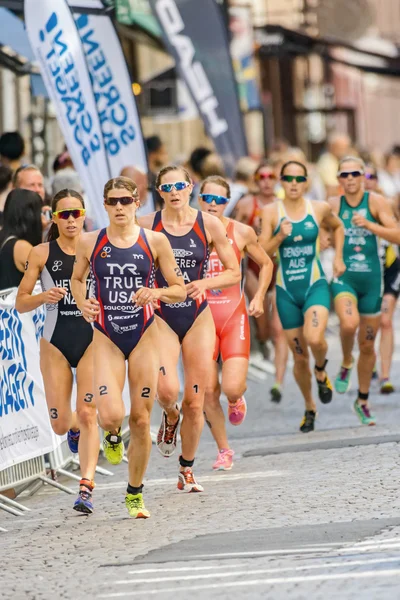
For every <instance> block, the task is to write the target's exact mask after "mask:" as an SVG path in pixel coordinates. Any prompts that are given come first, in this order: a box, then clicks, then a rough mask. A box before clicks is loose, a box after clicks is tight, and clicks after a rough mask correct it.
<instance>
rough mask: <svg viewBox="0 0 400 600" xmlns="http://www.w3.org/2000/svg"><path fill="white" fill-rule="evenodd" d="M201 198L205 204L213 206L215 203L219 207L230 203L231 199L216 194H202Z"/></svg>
mask: <svg viewBox="0 0 400 600" xmlns="http://www.w3.org/2000/svg"><path fill="white" fill-rule="evenodd" d="M200 198H201V199H202V200H204V202H207V204H211V202H212V201H214V202H215V204H218V206H220V205H221V204H227V203H228V202H229V198H225V196H215V195H214V194H200Z"/></svg>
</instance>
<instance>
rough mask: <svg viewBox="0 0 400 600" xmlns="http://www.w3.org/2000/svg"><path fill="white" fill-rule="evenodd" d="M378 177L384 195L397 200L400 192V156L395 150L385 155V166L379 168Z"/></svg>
mask: <svg viewBox="0 0 400 600" xmlns="http://www.w3.org/2000/svg"><path fill="white" fill-rule="evenodd" d="M378 179H379V186H380V188H381V190H382V193H383V195H384V196H386V198H391V199H393V200H397V199H398V195H399V194H400V158H399V156H398V155H397V154H396V153H395V152H391V153H390V154H387V155H386V156H385V163H384V168H383V169H379V171H378Z"/></svg>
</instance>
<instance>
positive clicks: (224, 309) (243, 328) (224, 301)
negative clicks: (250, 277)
mask: <svg viewBox="0 0 400 600" xmlns="http://www.w3.org/2000/svg"><path fill="white" fill-rule="evenodd" d="M229 199H230V187H229V184H228V182H227V181H226V180H225V179H223V178H222V177H219V176H211V177H207V179H205V180H204V181H203V183H202V184H201V187H200V200H199V202H200V207H201V209H202V211H203V212H205V213H208V214H211V215H214V216H215V217H217V218H218V219H220V221H221V222H222V224H223V225H224V227H225V229H226V235H227V236H228V239H229V242H230V244H231V245H232V248H233V250H234V251H235V255H236V259H237V262H238V264H239V265H240V267H241V265H242V260H243V257H244V256H245V254H248V255H249V256H250V257H252V259H253V260H254V261H255V262H256V264H257V265H259V267H260V273H259V277H258V289H257V292H256V294H255V296H254V298H253V300H252V301H251V303H250V306H249V311H248V313H247V309H246V300H245V296H244V293H243V289H242V284H241V282H239V283H237V284H236V285H234V286H232V287H229V288H225V289H224V290H220V289H213V290H208V291H207V300H208V304H209V306H210V309H211V313H212V316H213V319H214V323H215V328H216V333H217V336H216V343H215V350H214V361H215V362H214V365H213V370H212V373H211V377H210V376H209V378H208V382H207V389H206V395H205V403H204V408H205V417H206V422H207V424H208V425H209V427H210V429H211V433H212V435H213V437H214V440H215V441H216V443H217V447H218V456H217V460H216V462H215V463H214V465H213V469H215V470H223V471H228V470H230V469H231V468H232V466H233V456H234V451H233V450H232V449H231V448H230V446H229V443H228V438H227V435H226V427H225V418H224V412H223V410H222V408H221V403H220V395H221V387H222V391H223V392H224V394H225V395H226V397H227V399H228V418H229V422H230V423H231V424H232V425H240V424H241V423H243V421H244V418H245V416H246V411H247V406H246V400H245V398H244V395H243V394H244V392H245V391H246V378H247V371H248V366H249V356H250V326H249V317H248V315H251V316H254V317H255V318H258V317H259V316H260V315H262V313H263V311H264V296H265V294H266V291H267V289H268V286H269V284H270V281H271V277H272V269H273V266H272V261H271V260H270V259H269V258H268V256H267V255H266V253H265V252H264V250H263V249H262V248H261V246H260V245H259V243H258V241H257V236H256V234H255V232H254V231H253V229H252V228H251V227H248V226H247V225H244V224H242V223H238V222H237V221H233V220H232V219H228V218H227V217H224V216H223V214H224V210H225V208H226V205H227V203H228V202H229ZM223 271H224V267H223V265H222V263H221V261H220V259H219V257H218V254H217V253H216V251H215V250H213V251H212V252H211V255H210V260H209V263H208V271H207V277H212V278H214V277H218V276H219V275H220V274H221V273H222V272H223ZM219 359H221V361H222V386H221V385H220V383H219V375H218V361H219Z"/></svg>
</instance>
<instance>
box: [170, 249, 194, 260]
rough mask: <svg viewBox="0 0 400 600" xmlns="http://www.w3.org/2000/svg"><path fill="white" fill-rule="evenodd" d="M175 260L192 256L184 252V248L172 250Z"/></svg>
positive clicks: (190, 253) (186, 251)
mask: <svg viewBox="0 0 400 600" xmlns="http://www.w3.org/2000/svg"><path fill="white" fill-rule="evenodd" d="M172 251H173V253H174V256H175V258H186V256H193V252H191V251H190V250H185V248H172Z"/></svg>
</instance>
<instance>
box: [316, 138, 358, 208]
mask: <svg viewBox="0 0 400 600" xmlns="http://www.w3.org/2000/svg"><path fill="white" fill-rule="evenodd" d="M350 148H351V139H350V138H349V136H348V135H347V134H345V133H333V134H332V135H330V136H329V137H328V151H327V152H324V153H323V154H322V155H321V156H320V158H319V160H318V163H317V171H318V173H319V175H320V177H321V179H322V182H323V184H324V185H325V188H326V196H327V197H329V196H335V195H336V194H337V192H338V180H337V172H338V167H339V161H340V160H341V159H342V158H344V157H345V156H348V155H349V154H350Z"/></svg>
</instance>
